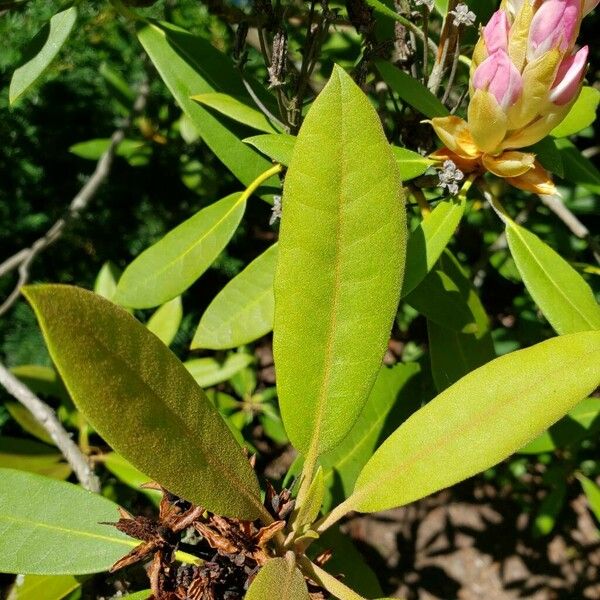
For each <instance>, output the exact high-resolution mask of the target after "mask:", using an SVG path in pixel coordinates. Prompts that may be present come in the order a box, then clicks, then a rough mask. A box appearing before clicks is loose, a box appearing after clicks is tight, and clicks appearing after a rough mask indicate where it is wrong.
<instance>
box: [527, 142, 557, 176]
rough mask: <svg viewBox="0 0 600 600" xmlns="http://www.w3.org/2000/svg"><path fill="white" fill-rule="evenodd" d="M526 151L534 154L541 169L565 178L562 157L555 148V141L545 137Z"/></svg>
mask: <svg viewBox="0 0 600 600" xmlns="http://www.w3.org/2000/svg"><path fill="white" fill-rule="evenodd" d="M526 150H527V151H528V152H533V153H534V154H535V156H536V158H537V160H538V161H539V162H540V163H541V165H542V167H544V168H545V169H548V171H550V172H552V173H555V174H556V175H558V176H559V177H564V176H565V167H564V165H563V160H562V156H561V154H560V151H559V149H558V147H557V146H556V140H554V138H552V137H550V136H546V137H545V138H544V139H542V140H540V141H539V142H537V144H534V145H533V146H529V147H528V148H527V149H526Z"/></svg>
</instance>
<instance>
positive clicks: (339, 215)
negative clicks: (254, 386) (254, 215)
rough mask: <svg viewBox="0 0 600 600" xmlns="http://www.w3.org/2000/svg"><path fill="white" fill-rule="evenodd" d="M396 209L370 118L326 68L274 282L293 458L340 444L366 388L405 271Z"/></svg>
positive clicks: (300, 156)
mask: <svg viewBox="0 0 600 600" xmlns="http://www.w3.org/2000/svg"><path fill="white" fill-rule="evenodd" d="M403 204H404V203H403V195H402V186H401V182H400V177H399V174H398V169H397V167H396V164H395V161H394V156H393V153H392V152H391V150H390V147H389V145H388V143H387V141H386V139H385V136H384V134H383V130H382V128H381V123H380V122H379V118H378V116H377V114H376V112H375V111H374V109H373V108H372V106H371V104H370V103H369V101H368V99H367V97H366V96H365V95H364V94H363V93H362V92H361V91H360V89H359V88H358V87H357V86H356V84H355V83H354V82H353V81H352V80H351V79H350V77H349V76H348V75H347V74H346V73H345V72H344V71H343V70H342V69H340V68H339V67H336V68H335V69H334V72H333V74H332V76H331V79H330V80H329V82H328V84H327V85H326V86H325V88H324V89H323V91H322V92H321V94H320V95H319V96H318V98H317V100H315V102H314V103H313V105H312V107H311V109H310V111H309V112H308V115H307V117H306V119H305V121H304V124H303V126H302V128H301V130H300V133H299V135H298V139H297V141H296V146H295V148H294V154H293V157H292V161H291V164H290V167H289V170H288V173H287V176H286V180H285V189H284V200H283V218H282V222H281V230H280V241H279V259H278V264H277V272H276V278H275V320H274V323H275V325H274V353H275V364H276V367H277V376H278V385H277V387H278V391H279V402H280V406H281V411H282V416H283V421H284V424H285V427H286V430H287V432H288V435H289V437H290V439H291V440H292V442H293V443H294V445H295V446H296V447H297V448H298V450H299V451H300V452H302V453H303V454H306V453H307V451H308V450H309V448H310V449H311V452H314V454H315V455H318V454H321V453H322V452H324V451H326V450H328V449H330V448H332V447H334V446H335V445H336V444H338V443H339V442H340V441H341V440H342V438H343V437H344V435H345V434H346V433H347V432H348V431H349V430H350V428H351V427H352V424H353V423H354V421H355V420H356V419H357V417H358V415H359V414H360V412H361V410H362V407H363V405H364V403H365V401H366V399H367V397H368V394H369V392H370V389H371V387H372V385H373V383H374V381H375V378H376V376H377V373H378V371H379V366H380V364H381V359H382V357H383V354H384V352H385V349H386V347H387V342H388V339H389V334H390V328H391V324H392V320H393V318H394V315H395V312H396V309H397V304H398V298H399V295H400V286H401V283H402V274H403V271H404V255H405V243H406V237H407V233H406V221H405V219H406V215H405V212H404V205H403ZM374 306H376V307H377V310H376V311H373V307H374Z"/></svg>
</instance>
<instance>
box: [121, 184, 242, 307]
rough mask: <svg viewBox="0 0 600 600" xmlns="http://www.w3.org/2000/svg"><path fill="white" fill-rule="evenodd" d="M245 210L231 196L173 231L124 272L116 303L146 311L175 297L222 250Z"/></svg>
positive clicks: (205, 209)
mask: <svg viewBox="0 0 600 600" xmlns="http://www.w3.org/2000/svg"><path fill="white" fill-rule="evenodd" d="M245 208H246V203H245V202H243V201H241V194H239V193H235V194H231V195H229V196H227V197H225V198H223V199H222V200H219V201H218V202H215V203H214V204H211V205H210V206H208V207H206V208H204V209H202V210H201V211H199V212H198V213H196V214H195V215H194V216H193V217H190V218H189V219H188V220H187V221H184V222H183V223H181V225H178V226H177V227H175V229H172V230H171V231H170V232H169V233H167V235H165V237H163V238H162V239H161V240H159V241H158V242H157V243H156V244H154V245H153V246H150V248H147V249H146V250H145V251H144V252H142V254H140V255H139V256H138V257H137V258H136V259H135V260H134V261H133V262H132V263H131V264H130V265H129V266H128V267H127V268H126V269H125V272H124V273H123V275H122V277H121V279H120V280H119V285H118V287H117V294H116V296H115V298H114V300H115V302H117V303H119V304H122V305H124V306H129V307H132V308H151V307H153V306H158V305H159V304H164V303H165V302H168V301H169V300H172V299H173V298H175V297H176V296H179V295H180V294H181V293H182V292H184V291H185V290H186V289H187V288H188V287H190V285H192V283H194V281H196V279H198V277H200V275H202V273H204V271H206V269H208V267H210V265H211V264H212V262H213V261H214V260H215V258H217V256H218V255H219V254H220V253H221V251H222V250H223V248H225V246H226V245H227V244H228V242H229V240H230V239H231V236H232V235H233V234H234V233H235V230H236V229H237V227H238V225H239V224H240V221H241V220H242V216H243V214H244V210H245Z"/></svg>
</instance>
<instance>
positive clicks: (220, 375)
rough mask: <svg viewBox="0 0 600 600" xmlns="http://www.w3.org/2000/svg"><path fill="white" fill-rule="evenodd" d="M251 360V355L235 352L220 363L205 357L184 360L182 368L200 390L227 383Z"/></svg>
mask: <svg viewBox="0 0 600 600" xmlns="http://www.w3.org/2000/svg"><path fill="white" fill-rule="evenodd" d="M253 360H254V359H253V357H252V355H251V354H247V353H245V352H236V353H234V354H230V355H229V356H228V357H227V358H226V359H225V360H224V361H223V362H222V363H221V362H219V361H218V360H216V359H215V358H212V357H209V356H206V357H204V358H192V359H190V360H186V361H185V362H184V363H183V366H184V367H185V368H186V369H187V370H188V371H189V372H190V374H191V375H192V377H193V378H194V379H195V380H196V383H197V384H198V385H199V386H200V387H201V388H207V387H210V386H212V385H217V383H222V382H223V381H227V380H228V379H229V378H231V377H232V376H233V375H235V374H236V373H238V372H239V371H241V370H242V369H243V368H244V367H247V366H248V365H249V364H250V363H251V362H252V361H253Z"/></svg>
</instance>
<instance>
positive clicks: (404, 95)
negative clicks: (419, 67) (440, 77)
mask: <svg viewBox="0 0 600 600" xmlns="http://www.w3.org/2000/svg"><path fill="white" fill-rule="evenodd" d="M375 65H376V67H377V70H378V71H379V73H381V77H383V80H384V81H385V82H386V83H387V84H388V85H389V86H390V88H392V90H393V91H394V92H396V94H398V96H400V99H401V100H403V101H404V102H406V103H408V104H410V105H411V106H412V107H413V108H416V109H417V110H418V111H419V112H421V113H423V114H424V115H425V116H426V117H429V118H430V119H432V118H433V117H445V116H447V115H448V114H449V111H448V109H447V108H446V107H445V106H444V105H443V104H442V103H441V101H440V100H438V99H437V98H436V97H435V96H434V95H433V94H432V93H431V92H430V91H429V90H428V89H427V88H426V87H425V86H424V85H423V84H422V83H421V82H420V81H418V80H417V79H414V78H413V77H411V76H410V75H409V74H408V73H405V72H404V71H401V70H400V69H398V67H395V66H394V65H392V64H390V63H389V62H387V61H384V60H376V61H375Z"/></svg>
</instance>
